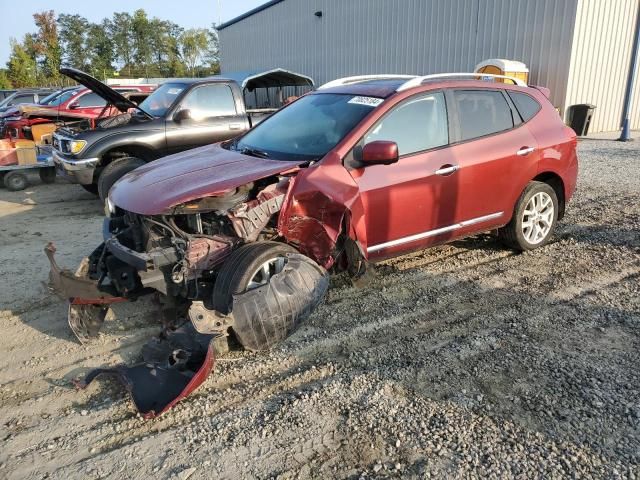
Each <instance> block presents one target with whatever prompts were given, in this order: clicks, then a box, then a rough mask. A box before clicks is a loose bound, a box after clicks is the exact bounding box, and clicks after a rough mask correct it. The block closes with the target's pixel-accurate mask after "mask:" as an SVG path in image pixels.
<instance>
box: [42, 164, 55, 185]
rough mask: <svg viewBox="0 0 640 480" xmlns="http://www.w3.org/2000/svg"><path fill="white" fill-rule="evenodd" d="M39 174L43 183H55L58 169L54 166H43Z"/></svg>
mask: <svg viewBox="0 0 640 480" xmlns="http://www.w3.org/2000/svg"><path fill="white" fill-rule="evenodd" d="M38 174H39V175H40V180H41V181H42V183H54V182H55V181H56V169H55V168H54V167H45V168H41V169H40V171H39V172H38Z"/></svg>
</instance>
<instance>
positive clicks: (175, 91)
mask: <svg viewBox="0 0 640 480" xmlns="http://www.w3.org/2000/svg"><path fill="white" fill-rule="evenodd" d="M181 91H182V89H181V88H170V89H169V90H167V93H168V94H169V95H178V94H179V93H180V92H181Z"/></svg>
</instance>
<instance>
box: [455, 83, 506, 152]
mask: <svg viewBox="0 0 640 480" xmlns="http://www.w3.org/2000/svg"><path fill="white" fill-rule="evenodd" d="M453 95H454V99H455V102H456V105H457V107H458V118H459V121H460V130H461V135H462V138H461V140H470V139H472V138H478V137H484V136H485V135H491V134H493V133H498V132H502V131H504V130H509V129H510V128H513V117H512V115H511V108H510V107H509V104H508V103H507V101H506V99H505V98H504V96H503V95H502V93H501V92H498V91H495V90H454V91H453Z"/></svg>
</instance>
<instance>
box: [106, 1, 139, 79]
mask: <svg viewBox="0 0 640 480" xmlns="http://www.w3.org/2000/svg"><path fill="white" fill-rule="evenodd" d="M132 24H133V19H132V18H131V15H129V14H128V13H127V12H121V13H114V14H113V18H112V20H111V23H110V25H109V28H110V30H109V35H110V37H111V41H112V42H113V46H114V53H115V58H116V60H118V61H119V62H120V65H121V66H125V67H126V68H128V70H129V74H131V62H132V61H133V52H134V49H133V28H132Z"/></svg>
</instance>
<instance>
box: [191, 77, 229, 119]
mask: <svg viewBox="0 0 640 480" xmlns="http://www.w3.org/2000/svg"><path fill="white" fill-rule="evenodd" d="M181 108H183V109H189V110H191V115H192V116H193V118H195V119H204V118H211V117H221V116H225V115H235V114H236V104H235V102H234V100H233V93H231V89H230V88H229V87H228V86H227V85H215V84H212V85H204V86H202V87H196V88H194V89H193V90H191V92H189V93H188V94H187V96H186V98H185V99H184V100H183V101H182V105H181Z"/></svg>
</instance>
